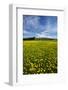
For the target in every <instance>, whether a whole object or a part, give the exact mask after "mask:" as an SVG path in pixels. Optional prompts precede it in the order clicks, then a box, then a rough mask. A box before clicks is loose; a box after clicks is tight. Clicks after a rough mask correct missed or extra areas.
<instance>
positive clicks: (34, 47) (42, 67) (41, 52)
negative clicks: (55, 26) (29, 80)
mask: <svg viewBox="0 0 68 90" xmlns="http://www.w3.org/2000/svg"><path fill="white" fill-rule="evenodd" d="M23 42H24V45H23V47H24V51H23V52H24V53H23V54H24V55H23V56H24V58H23V74H24V75H27V74H43V73H57V40H24V41H23Z"/></svg>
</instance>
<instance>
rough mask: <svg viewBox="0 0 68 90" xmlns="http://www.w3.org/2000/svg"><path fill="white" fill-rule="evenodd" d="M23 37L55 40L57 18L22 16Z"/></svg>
mask: <svg viewBox="0 0 68 90" xmlns="http://www.w3.org/2000/svg"><path fill="white" fill-rule="evenodd" d="M23 37H24V38H29V37H37V38H42V37H43V38H57V16H34V15H23Z"/></svg>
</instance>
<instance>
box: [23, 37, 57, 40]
mask: <svg viewBox="0 0 68 90" xmlns="http://www.w3.org/2000/svg"><path fill="white" fill-rule="evenodd" d="M23 40H57V39H55V38H43V37H41V38H36V37H29V38H23Z"/></svg>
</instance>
